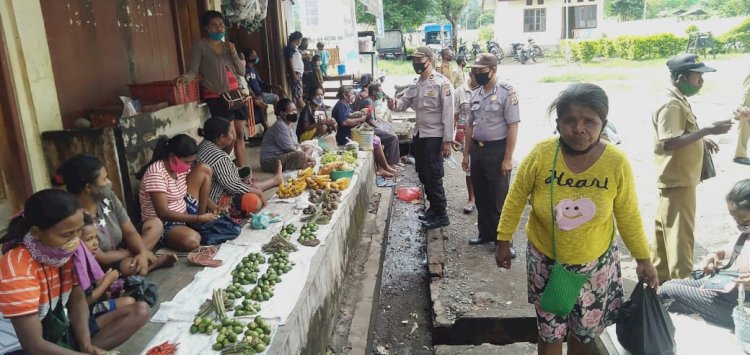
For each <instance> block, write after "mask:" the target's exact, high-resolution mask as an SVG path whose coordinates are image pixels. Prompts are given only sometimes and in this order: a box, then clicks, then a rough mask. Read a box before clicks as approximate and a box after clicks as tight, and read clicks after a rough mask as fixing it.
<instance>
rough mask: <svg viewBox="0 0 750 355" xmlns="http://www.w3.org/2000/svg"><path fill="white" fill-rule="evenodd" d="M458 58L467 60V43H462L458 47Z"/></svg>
mask: <svg viewBox="0 0 750 355" xmlns="http://www.w3.org/2000/svg"><path fill="white" fill-rule="evenodd" d="M457 54H458V57H464V58H466V43H463V42H462V43H461V45H460V46H458V53H457Z"/></svg>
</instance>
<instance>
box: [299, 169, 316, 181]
mask: <svg viewBox="0 0 750 355" xmlns="http://www.w3.org/2000/svg"><path fill="white" fill-rule="evenodd" d="M311 176H313V168H305V169H304V170H300V171H299V172H297V178H298V179H307V178H309V177H311Z"/></svg>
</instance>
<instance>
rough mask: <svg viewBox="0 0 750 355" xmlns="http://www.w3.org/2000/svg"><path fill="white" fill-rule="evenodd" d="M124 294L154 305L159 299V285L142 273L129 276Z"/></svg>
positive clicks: (151, 305)
mask: <svg viewBox="0 0 750 355" xmlns="http://www.w3.org/2000/svg"><path fill="white" fill-rule="evenodd" d="M124 296H130V297H133V298H134V299H135V300H136V301H143V302H146V303H147V304H148V305H149V306H150V307H153V306H155V305H156V302H158V301H159V286H157V285H156V283H154V282H153V281H151V280H149V279H147V278H145V277H143V276H140V275H132V276H128V277H127V278H126V279H125V293H124Z"/></svg>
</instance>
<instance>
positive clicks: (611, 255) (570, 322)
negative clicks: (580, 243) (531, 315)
mask: <svg viewBox="0 0 750 355" xmlns="http://www.w3.org/2000/svg"><path fill="white" fill-rule="evenodd" d="M601 259H602V263H601V264H600V263H599V259H597V260H594V261H591V262H589V263H587V264H583V265H565V268H566V269H568V270H570V271H574V272H579V273H584V272H586V273H589V274H590V275H591V277H590V278H589V280H588V281H587V282H586V283H585V284H584V285H583V289H582V290H581V294H580V295H579V296H578V301H577V302H576V304H575V306H573V311H571V312H570V314H569V315H568V316H567V317H560V316H557V315H555V314H552V313H549V312H546V311H544V310H543V309H541V308H540V307H539V300H540V299H541V296H542V293H544V288H545V287H546V286H547V281H548V279H549V275H550V272H551V271H552V265H554V263H555V261H554V260H553V259H551V258H549V257H547V256H546V255H544V254H542V253H541V252H540V251H539V250H537V249H536V248H535V247H534V246H533V245H532V244H531V243H529V244H528V248H527V252H526V269H527V275H528V295H529V303H531V304H533V305H534V308H535V309H536V320H537V330H538V331H539V338H540V340H541V341H543V342H545V343H548V344H550V343H554V342H557V341H559V340H562V339H564V338H565V336H566V335H567V334H568V333H569V332H572V333H573V334H574V335H575V336H576V338H578V340H580V341H581V342H582V343H584V344H588V343H590V342H591V341H593V340H594V339H596V337H597V336H599V335H600V334H601V333H602V332H603V331H604V329H605V328H606V327H608V326H610V325H612V324H614V323H615V320H616V319H617V315H618V312H619V308H620V306H621V305H622V303H623V297H624V295H623V290H622V276H621V272H620V252H619V250H618V249H617V246H615V245H613V246H612V248H611V249H610V251H609V252H608V253H607V254H606V255H604V256H603V257H602V258H601Z"/></svg>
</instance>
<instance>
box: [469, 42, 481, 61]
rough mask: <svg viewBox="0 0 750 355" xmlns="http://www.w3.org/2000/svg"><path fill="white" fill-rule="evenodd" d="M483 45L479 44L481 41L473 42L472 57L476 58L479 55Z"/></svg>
mask: <svg viewBox="0 0 750 355" xmlns="http://www.w3.org/2000/svg"><path fill="white" fill-rule="evenodd" d="M481 50H482V49H481V47H480V46H479V43H477V42H473V43H472V44H471V58H472V59H475V58H476V57H477V55H479V51H481Z"/></svg>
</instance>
